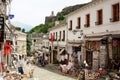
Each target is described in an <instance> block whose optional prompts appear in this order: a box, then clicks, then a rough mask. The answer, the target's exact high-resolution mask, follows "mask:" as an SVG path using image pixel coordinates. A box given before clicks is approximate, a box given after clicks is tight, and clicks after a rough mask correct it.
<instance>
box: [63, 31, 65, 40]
mask: <svg viewBox="0 0 120 80" xmlns="http://www.w3.org/2000/svg"><path fill="white" fill-rule="evenodd" d="M62 41H65V30H63V39H62Z"/></svg>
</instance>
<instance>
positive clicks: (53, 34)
mask: <svg viewBox="0 0 120 80" xmlns="http://www.w3.org/2000/svg"><path fill="white" fill-rule="evenodd" d="M53 36H54V37H55V33H53ZM53 41H55V38H54V39H53Z"/></svg>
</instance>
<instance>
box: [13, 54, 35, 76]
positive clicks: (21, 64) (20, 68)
mask: <svg viewBox="0 0 120 80" xmlns="http://www.w3.org/2000/svg"><path fill="white" fill-rule="evenodd" d="M12 63H13V67H14V68H15V69H16V71H17V72H18V73H20V74H21V75H24V74H27V75H28V76H29V77H33V72H34V68H33V66H32V65H31V64H32V62H31V61H30V60H29V59H26V60H25V61H23V59H22V57H21V56H20V57H19V60H18V59H17V58H16V57H13V61H12ZM25 69H26V70H27V73H24V71H25ZM25 72H26V71H25Z"/></svg>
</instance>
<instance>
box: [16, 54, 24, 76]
mask: <svg viewBox="0 0 120 80" xmlns="http://www.w3.org/2000/svg"><path fill="white" fill-rule="evenodd" d="M17 67H18V72H19V73H21V74H24V71H23V61H22V58H21V56H20V58H19V60H18V64H17Z"/></svg>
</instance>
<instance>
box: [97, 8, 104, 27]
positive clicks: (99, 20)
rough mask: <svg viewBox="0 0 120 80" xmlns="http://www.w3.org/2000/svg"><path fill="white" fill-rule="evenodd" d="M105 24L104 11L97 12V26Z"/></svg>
mask: <svg viewBox="0 0 120 80" xmlns="http://www.w3.org/2000/svg"><path fill="white" fill-rule="evenodd" d="M102 23H103V11H102V9H100V10H98V11H97V25H100V24H102Z"/></svg>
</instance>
